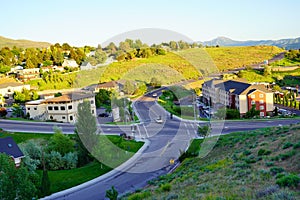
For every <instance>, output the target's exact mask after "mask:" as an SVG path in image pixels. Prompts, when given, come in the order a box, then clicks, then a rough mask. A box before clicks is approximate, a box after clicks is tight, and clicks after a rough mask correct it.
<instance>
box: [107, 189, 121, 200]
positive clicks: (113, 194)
mask: <svg viewBox="0 0 300 200" xmlns="http://www.w3.org/2000/svg"><path fill="white" fill-rule="evenodd" d="M118 194H119V193H118V191H117V190H116V189H115V187H114V186H111V189H109V190H106V194H105V197H106V198H109V200H117V199H118Z"/></svg>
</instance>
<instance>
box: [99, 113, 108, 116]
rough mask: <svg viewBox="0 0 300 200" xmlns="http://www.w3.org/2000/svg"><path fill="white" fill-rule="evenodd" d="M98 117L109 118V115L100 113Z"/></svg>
mask: <svg viewBox="0 0 300 200" xmlns="http://www.w3.org/2000/svg"><path fill="white" fill-rule="evenodd" d="M98 117H108V114H107V113H100V114H99V115H98Z"/></svg>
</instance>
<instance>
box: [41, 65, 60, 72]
mask: <svg viewBox="0 0 300 200" xmlns="http://www.w3.org/2000/svg"><path fill="white" fill-rule="evenodd" d="M41 71H42V72H50V71H60V72H63V71H65V69H64V67H62V66H45V67H41Z"/></svg>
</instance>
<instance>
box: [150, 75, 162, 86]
mask: <svg viewBox="0 0 300 200" xmlns="http://www.w3.org/2000/svg"><path fill="white" fill-rule="evenodd" d="M150 86H152V87H154V88H159V87H161V82H160V81H159V80H158V79H157V78H156V77H152V78H151V80H150Z"/></svg>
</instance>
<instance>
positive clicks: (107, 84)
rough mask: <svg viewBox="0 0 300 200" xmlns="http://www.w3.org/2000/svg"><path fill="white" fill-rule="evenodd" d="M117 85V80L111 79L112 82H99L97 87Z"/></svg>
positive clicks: (113, 86)
mask: <svg viewBox="0 0 300 200" xmlns="http://www.w3.org/2000/svg"><path fill="white" fill-rule="evenodd" d="M117 86H118V84H117V83H116V81H110V82H106V83H101V84H99V85H98V86H97V88H115V87H117Z"/></svg>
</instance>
